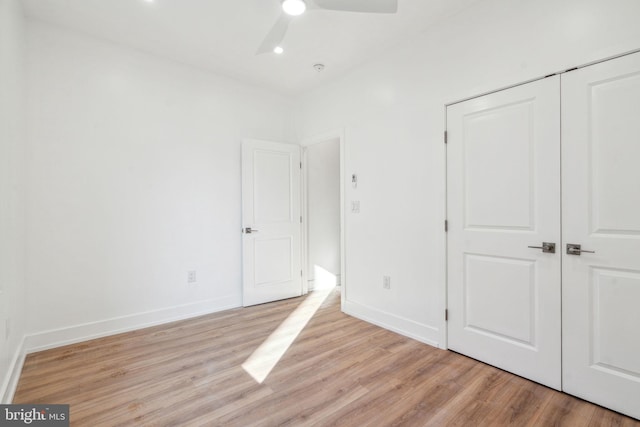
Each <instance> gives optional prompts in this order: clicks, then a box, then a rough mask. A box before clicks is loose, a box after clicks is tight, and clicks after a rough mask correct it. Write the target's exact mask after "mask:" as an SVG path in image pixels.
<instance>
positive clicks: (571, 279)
mask: <svg viewBox="0 0 640 427" xmlns="http://www.w3.org/2000/svg"><path fill="white" fill-rule="evenodd" d="M639 114H640V54H634V55H629V56H626V57H622V58H618V59H615V60H612V61H607V62H604V63H601V64H597V65H593V66H589V67H585V68H582V69H579V70H577V71H573V72H570V73H567V74H565V75H563V77H562V158H563V165H562V186H563V243H564V244H565V245H566V244H567V243H574V244H580V245H582V249H586V250H591V251H595V253H587V252H583V253H582V254H581V255H579V256H578V255H569V254H567V253H566V249H565V248H564V247H563V257H564V259H563V358H564V359H563V384H564V387H563V388H564V390H565V391H566V392H568V393H571V394H574V395H576V396H579V397H582V398H584V399H587V400H590V401H593V402H595V403H598V404H601V405H603V406H606V407H609V408H612V409H614V410H617V411H619V412H622V413H625V414H628V415H631V416H633V417H636V418H640V309H639V304H640V120H639V117H640V116H639Z"/></svg>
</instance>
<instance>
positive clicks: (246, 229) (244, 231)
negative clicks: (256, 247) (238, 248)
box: [242, 227, 259, 234]
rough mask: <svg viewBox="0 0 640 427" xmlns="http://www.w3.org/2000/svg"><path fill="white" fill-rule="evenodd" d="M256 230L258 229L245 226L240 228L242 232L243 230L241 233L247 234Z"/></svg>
mask: <svg viewBox="0 0 640 427" xmlns="http://www.w3.org/2000/svg"><path fill="white" fill-rule="evenodd" d="M258 231H259V230H254V229H252V228H251V227H247V228H244V229H242V232H243V233H247V234H251V233H257V232H258Z"/></svg>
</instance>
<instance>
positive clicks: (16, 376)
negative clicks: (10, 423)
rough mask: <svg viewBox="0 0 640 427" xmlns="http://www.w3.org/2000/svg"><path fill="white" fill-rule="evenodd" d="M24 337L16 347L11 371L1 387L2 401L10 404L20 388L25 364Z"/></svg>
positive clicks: (0, 397) (0, 399)
mask: <svg viewBox="0 0 640 427" xmlns="http://www.w3.org/2000/svg"><path fill="white" fill-rule="evenodd" d="M24 342H25V340H24V337H22V339H21V340H20V344H19V345H18V348H17V349H16V351H15V353H14V355H13V358H12V359H11V364H10V365H9V371H8V373H7V377H6V378H5V380H4V383H3V384H2V388H1V389H0V403H2V404H3V405H8V404H10V403H11V402H13V396H14V395H15V394H16V389H17V388H18V380H20V374H21V373H22V366H23V365H24V358H25V351H24Z"/></svg>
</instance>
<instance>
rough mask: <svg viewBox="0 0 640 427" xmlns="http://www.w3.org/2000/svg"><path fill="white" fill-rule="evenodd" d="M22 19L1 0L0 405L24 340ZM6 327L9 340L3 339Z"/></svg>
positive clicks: (11, 0) (13, 1)
mask: <svg viewBox="0 0 640 427" xmlns="http://www.w3.org/2000/svg"><path fill="white" fill-rule="evenodd" d="M23 26H24V19H23V15H22V8H21V5H20V2H19V1H18V0H0V402H2V403H5V402H7V400H8V399H9V395H11V394H12V389H13V388H14V387H15V385H16V384H15V380H16V377H15V376H14V377H12V373H18V372H17V371H18V370H19V366H18V365H19V359H20V353H21V345H22V337H23V335H24V313H25V310H26V306H25V288H26V287H25V278H24V275H25V245H24V234H25V222H24V181H25V176H24V171H25V136H24V108H23V107H24V79H23V75H24V50H25V41H24V28H23ZM7 322H8V324H9V329H10V330H9V335H8V337H7V335H6V332H7V329H6V328H7Z"/></svg>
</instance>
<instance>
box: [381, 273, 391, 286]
mask: <svg viewBox="0 0 640 427" xmlns="http://www.w3.org/2000/svg"><path fill="white" fill-rule="evenodd" d="M382 287H383V288H384V289H391V277H390V276H382Z"/></svg>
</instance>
